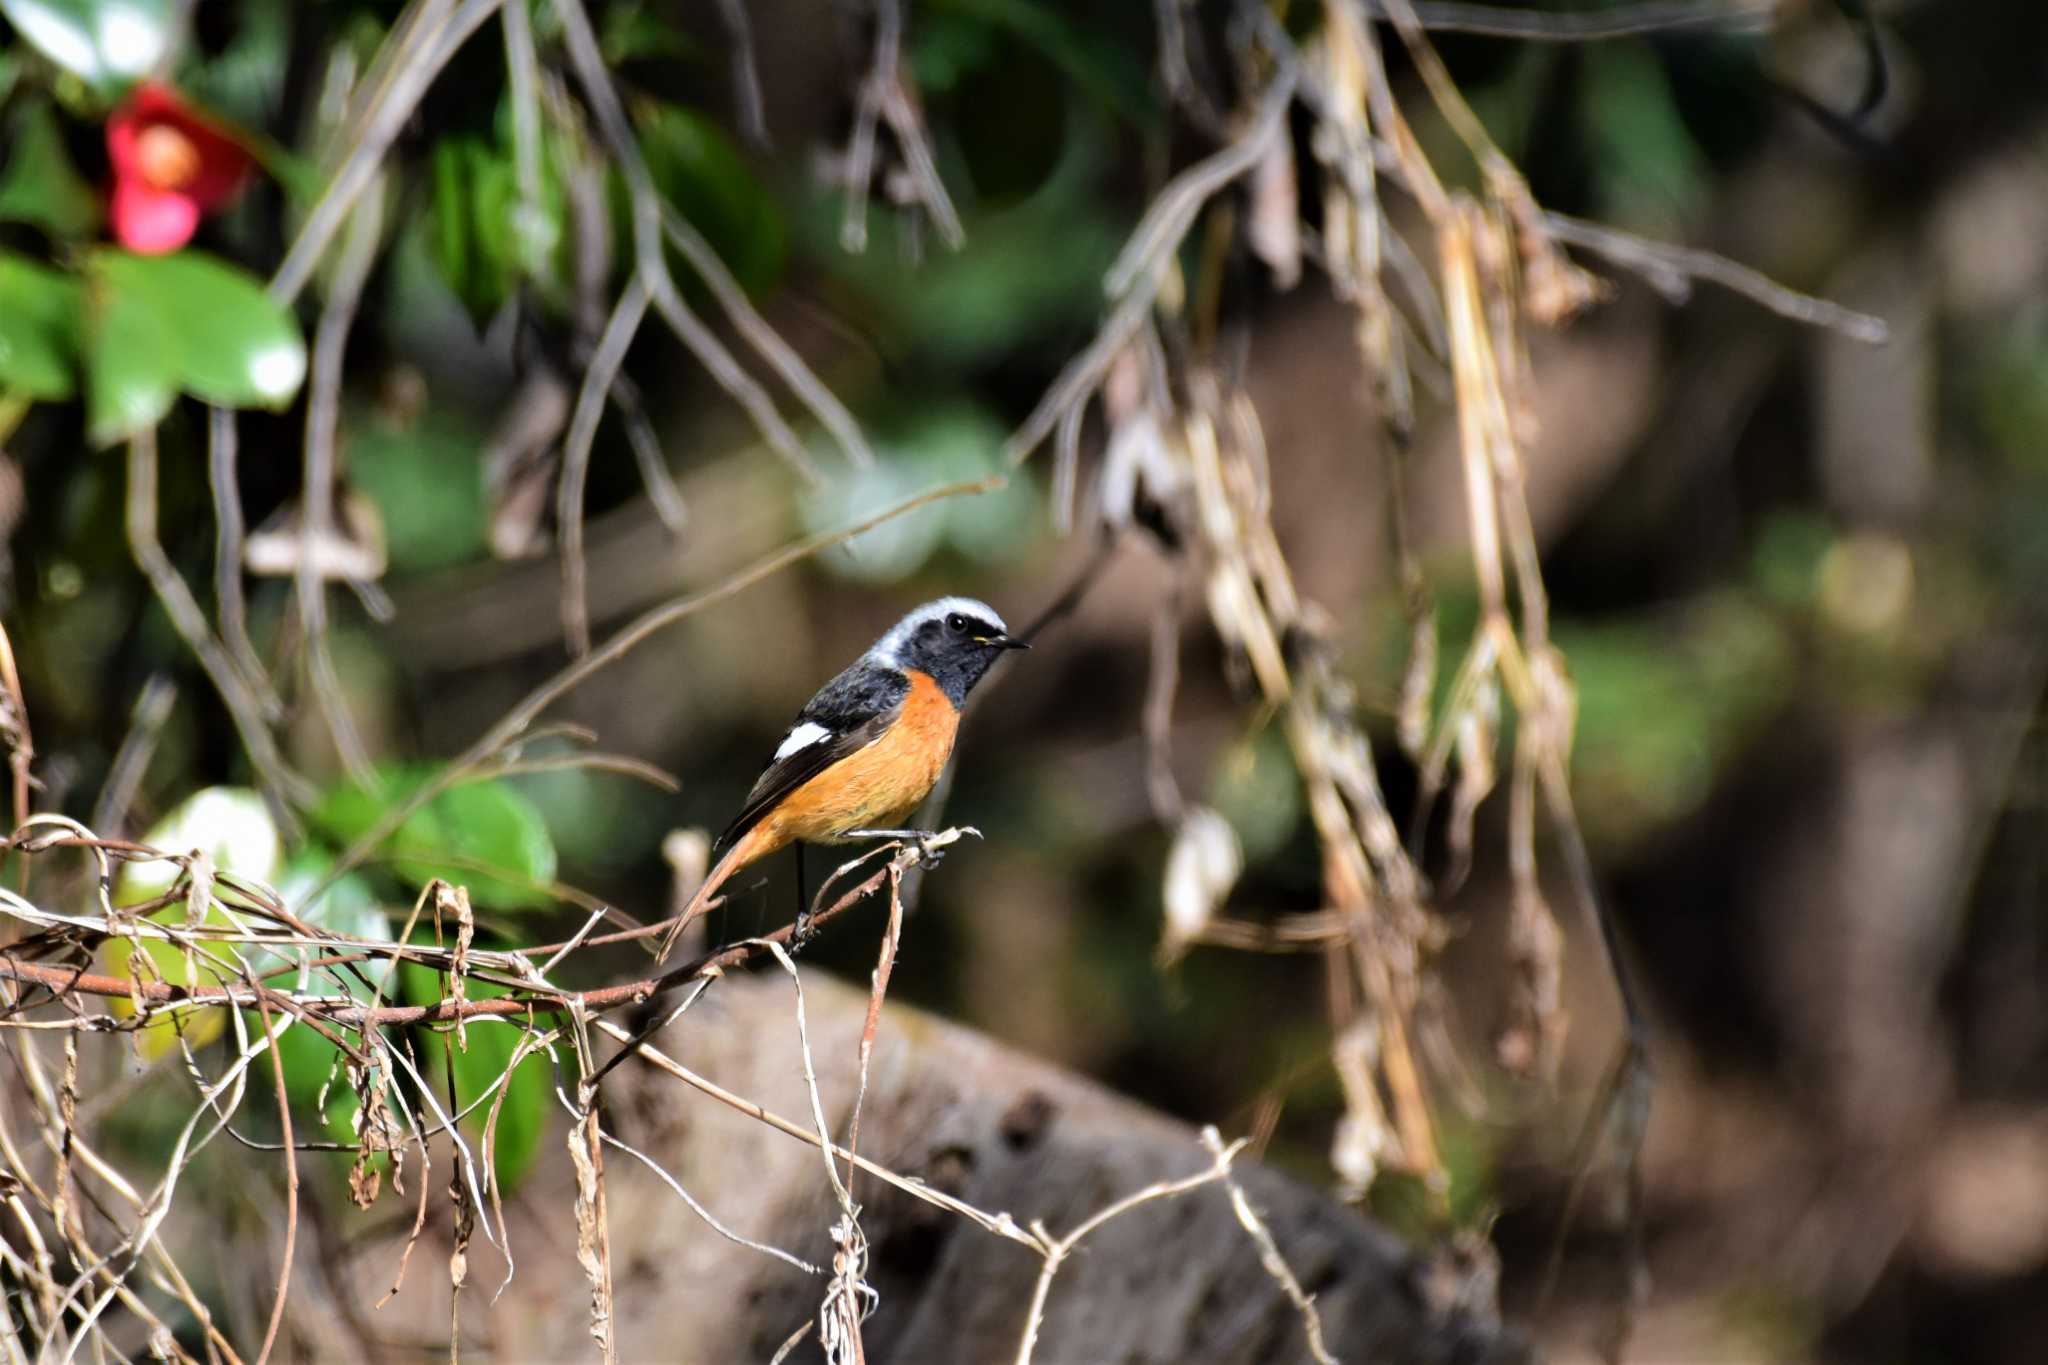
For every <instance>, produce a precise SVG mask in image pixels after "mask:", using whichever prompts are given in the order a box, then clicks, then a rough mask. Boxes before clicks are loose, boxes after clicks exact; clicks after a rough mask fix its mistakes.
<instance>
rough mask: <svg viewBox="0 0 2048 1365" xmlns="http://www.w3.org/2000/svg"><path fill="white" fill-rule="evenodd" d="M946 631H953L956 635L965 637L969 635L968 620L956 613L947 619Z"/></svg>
mask: <svg viewBox="0 0 2048 1365" xmlns="http://www.w3.org/2000/svg"><path fill="white" fill-rule="evenodd" d="M946 629H947V630H950V631H952V632H953V633H954V634H955V635H965V634H966V633H967V618H966V617H964V616H962V615H961V614H960V613H959V612H957V611H956V612H954V613H953V614H952V615H951V616H948V617H947V618H946Z"/></svg>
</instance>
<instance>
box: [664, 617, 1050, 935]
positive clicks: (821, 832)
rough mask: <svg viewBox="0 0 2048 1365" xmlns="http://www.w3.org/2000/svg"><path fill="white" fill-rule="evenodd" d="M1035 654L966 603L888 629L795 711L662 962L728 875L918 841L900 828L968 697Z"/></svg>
mask: <svg viewBox="0 0 2048 1365" xmlns="http://www.w3.org/2000/svg"><path fill="white" fill-rule="evenodd" d="M1029 648H1030V646H1029V645H1027V644H1026V643H1025V642H1024V641H1022V640H1019V639H1016V638H1014V637H1012V636H1011V635H1010V634H1009V632H1008V629H1007V628H1006V627H1005V626H1004V625H1003V618H1002V617H1000V616H998V615H996V614H995V612H994V611H992V610H991V609H990V608H989V607H988V605H987V604H985V603H982V602H976V601H974V600H973V599H972V598H967V597H942V598H940V599H939V600H938V601H936V602H927V603H925V604H924V605H923V606H921V607H919V608H917V609H916V610H915V611H913V612H911V613H910V614H909V615H908V616H906V617H904V618H903V619H902V620H901V621H898V622H897V623H896V624H895V625H894V626H892V627H890V628H889V633H888V634H886V635H884V636H883V637H882V638H881V639H879V640H877V641H875V643H874V646H873V647H872V648H870V649H869V650H868V652H867V653H865V654H863V655H861V656H860V658H858V659H856V660H854V661H853V663H852V664H851V665H850V666H849V667H848V668H847V669H846V671H845V672H843V673H841V674H840V675H839V676H838V677H836V678H834V679H832V681H830V682H828V683H826V684H825V685H824V686H823V687H821V688H819V689H818V694H817V695H816V696H814V697H812V698H811V699H810V700H809V701H807V702H805V703H804V708H803V710H801V711H799V712H797V714H796V723H795V724H793V725H792V726H790V729H789V733H788V734H787V735H785V736H783V739H782V743H781V744H780V745H779V746H778V747H777V748H776V750H775V756H774V757H773V758H771V759H769V760H768V766H767V768H766V769H764V770H763V771H762V773H761V776H760V779H759V780H758V781H756V782H755V783H754V789H753V790H752V791H750V792H748V793H747V802H746V805H745V807H743V808H742V809H741V811H740V813H739V815H738V816H737V817H736V818H735V819H734V820H733V822H732V823H731V824H730V825H728V826H727V827H726V830H725V833H723V834H721V835H719V836H718V842H717V843H715V844H713V845H712V846H711V856H712V859H713V862H712V867H711V873H710V875H709V876H707V877H705V878H704V884H703V885H702V886H700V887H698V888H697V894H696V895H694V896H692V897H691V898H690V903H689V905H688V906H686V907H685V908H684V910H683V913H682V915H681V916H680V917H678V918H677V920H676V922H675V923H674V924H673V925H671V926H670V927H669V930H668V932H667V933H666V934H665V935H663V937H662V941H661V947H660V949H659V951H658V953H657V956H658V957H663V958H665V957H667V956H668V954H669V950H670V949H671V948H673V947H674V946H675V941H676V937H677V936H678V935H679V934H681V933H682V930H683V926H684V925H686V924H688V923H689V922H690V921H691V920H693V919H695V918H696V917H697V916H698V915H700V914H702V913H704V911H705V910H706V909H707V908H709V906H710V903H711V900H712V898H713V897H714V896H715V895H717V893H718V888H719V887H721V886H723V885H724V884H725V882H726V881H727V879H729V878H730V877H731V876H732V875H733V874H734V873H736V872H738V871H739V870H740V869H741V868H743V867H746V866H747V865H748V864H750V863H755V862H759V861H760V860H761V859H763V858H765V857H767V856H768V855H769V854H771V853H774V852H776V851H777V850H779V849H783V848H787V847H788V846H789V845H790V844H793V843H807V844H843V843H850V842H852V841H853V840H856V839H863V838H882V837H915V836H916V835H917V834H918V831H916V830H904V829H896V828H892V826H893V825H895V824H896V823H897V822H898V821H901V820H904V819H907V818H908V817H909V816H910V814H911V813H912V812H913V811H915V810H916V809H917V807H918V806H919V804H921V803H922V802H923V801H924V799H925V797H926V796H927V795H929V794H930V793H931V789H932V786H933V784H934V783H936V782H937V781H938V780H939V773H940V772H941V771H942V770H943V769H944V768H945V766H946V760H947V758H949V757H950V756H951V755H952V752H953V736H954V734H955V733H956V732H957V731H958V729H959V726H960V707H961V706H962V704H964V703H965V702H966V700H967V694H968V693H969V692H970V691H972V690H973V689H974V685H975V684H976V683H978V682H980V681H981V679H982V676H983V675H984V674H986V673H987V672H988V670H989V669H990V667H991V666H993V665H994V663H995V661H996V660H997V659H999V658H1001V657H1002V655H1003V653H1004V651H1006V650H1012V649H1029ZM799 866H801V865H799ZM799 881H801V876H799Z"/></svg>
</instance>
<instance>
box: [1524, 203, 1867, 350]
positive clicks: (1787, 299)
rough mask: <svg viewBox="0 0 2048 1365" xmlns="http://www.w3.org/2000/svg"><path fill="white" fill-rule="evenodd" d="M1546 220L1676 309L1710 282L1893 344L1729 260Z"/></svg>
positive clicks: (1780, 311) (1839, 310) (1787, 313)
mask: <svg viewBox="0 0 2048 1365" xmlns="http://www.w3.org/2000/svg"><path fill="white" fill-rule="evenodd" d="M1542 219H1543V226H1544V227H1545V228H1546V229H1547V230H1548V231H1549V232H1550V233H1551V234H1552V235H1553V236H1555V237H1556V238H1557V239H1558V240H1559V241H1560V242H1565V243H1568V244H1569V245H1572V246H1576V247H1580V248H1582V249H1584V250H1586V251H1590V252H1592V253H1594V254H1595V255H1597V256H1602V257H1605V258H1606V259H1607V260H1609V261H1612V262H1613V263H1614V264H1615V265H1618V266H1620V267H1622V268H1623V269H1625V270H1629V271H1633V272H1634V273H1635V274H1637V275H1639V276H1641V277H1642V278H1643V279H1644V280H1645V281H1647V282H1648V283H1649V285H1650V287H1651V288H1653V289H1655V290H1656V291H1657V292H1658V293H1660V294H1662V295H1663V296H1664V297H1665V298H1666V299H1668V300H1669V301H1670V302H1672V303H1674V304H1679V303H1684V302H1685V301H1686V300H1687V299H1688V298H1690V297H1691V296H1692V285H1691V281H1692V280H1694V279H1701V280H1708V281H1711V282H1712V283H1714V284H1718V285H1720V286H1721V287H1722V288H1724V289H1731V290H1733V291H1735V292H1736V293H1738V294H1741V295H1742V296H1744V297H1745V298H1748V299H1752V300H1754V301H1755V302H1757V303H1759V304H1762V305H1763V306H1764V307H1765V308H1768V309H1770V310H1771V311H1772V312H1773V313H1776V314H1777V315H1778V316H1779V317H1783V318H1790V319H1791V320H1792V321H1794V322H1798V323H1804V324H1805V325H1806V326H1809V327H1825V328H1828V329H1829V330H1831V331H1836V332H1840V333H1841V334H1842V335H1843V336H1845V337H1848V338H1849V339H1850V340H1851V341H1861V342H1864V343H1866V344H1868V345H1872V346H1876V345H1880V344H1882V343H1883V342H1885V341H1887V340H1889V339H1890V336H1891V329H1890V328H1889V327H1888V326H1886V324H1885V322H1884V319H1882V318H1875V317H1872V316H1870V315H1869V314H1868V313H1859V312H1857V311H1856V310H1854V309H1853V308H1844V307H1843V306H1842V305H1841V304H1839V303H1830V302H1829V301H1828V300H1826V299H1820V298H1815V297H1813V296H1812V295H1810V294H1802V293H1800V292H1799V291H1797V290H1796V289H1788V288H1786V287H1785V286H1784V285H1782V284H1779V283H1778V282H1777V281H1776V280H1773V279H1771V278H1770V277H1769V276H1768V275H1765V274H1763V273H1762V272H1761V271H1758V270H1753V269H1751V268H1750V267H1749V266H1746V265H1743V264H1741V263H1740V262H1737V261H1732V260H1730V259H1728V258H1727V257H1726V256H1721V255H1717V254H1716V253H1714V252H1711V251H1703V250H1701V249H1699V248H1698V247H1688V246H1674V245H1672V244H1670V243H1668V242H1657V241H1652V240H1650V239H1649V238H1646V237H1638V236H1636V235H1635V234H1633V233H1629V232H1623V231H1621V230H1619V229H1618V228H1611V227H1605V226H1602V225H1601V224H1599V223H1589V222H1587V221H1586V220H1585V219H1583V218H1574V217H1572V216H1571V215H1570V214H1568V213H1556V212H1552V211H1550V210H1545V211H1544V212H1543V215H1542Z"/></svg>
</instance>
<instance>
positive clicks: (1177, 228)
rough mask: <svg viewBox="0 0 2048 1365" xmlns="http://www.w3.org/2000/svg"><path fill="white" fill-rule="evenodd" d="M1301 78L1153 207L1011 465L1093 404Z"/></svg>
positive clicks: (1264, 102) (1265, 100) (1255, 157)
mask: <svg viewBox="0 0 2048 1365" xmlns="http://www.w3.org/2000/svg"><path fill="white" fill-rule="evenodd" d="M1298 73H1299V64H1298V63H1292V62H1290V63H1289V64H1287V65H1286V66H1284V67H1283V68H1282V69H1281V71H1280V73H1279V74H1278V75H1276V76H1275V77H1274V78H1273V83H1272V84H1271V85H1270V86H1268V87H1267V89H1266V92H1265V94H1264V96H1262V97H1261V99H1260V100H1259V107H1258V113H1257V114H1256V115H1255V116H1254V117H1253V120H1252V125H1251V127H1250V128H1249V129H1247V130H1246V131H1245V134H1244V136H1243V137H1241V138H1239V139H1238V140H1237V141H1236V142H1234V143H1232V144H1230V145H1229V146H1228V147H1225V148H1223V149H1222V150H1221V151H1219V152H1215V153H1213V154H1211V155H1210V156H1208V157H1205V158H1203V159H1202V160H1201V161H1198V162H1196V163H1195V164H1194V165H1192V166H1190V167H1188V168H1187V169H1186V170H1185V171H1182V172H1181V173H1180V174H1179V175H1177V176H1175V177H1174V178H1173V179H1172V180H1171V181H1170V182H1168V184H1167V186H1166V188H1165V189H1163V190H1161V191H1160V192H1159V196H1158V197H1157V198H1156V199H1154V200H1153V201H1152V207H1151V208H1149V209H1147V210H1146V212H1145V216H1144V218H1143V219H1141V220H1140V221H1139V223H1138V226H1137V227H1136V229H1134V230H1133V231H1132V233H1131V236H1130V240H1129V241H1127V242H1125V244H1124V248H1123V250H1122V251H1120V252H1119V253H1117V258H1116V263H1115V264H1114V265H1112V266H1111V267H1110V270H1109V273H1108V274H1107V275H1106V276H1105V277H1104V279H1103V288H1104V290H1105V292H1107V293H1108V295H1109V296H1110V298H1111V299H1113V300H1115V307H1114V308H1112V309H1111V311H1110V315H1109V317H1108V318H1107V319H1106V320H1105V321H1104V322H1103V324H1102V330H1101V331H1099V332H1097V333H1096V334H1095V339H1094V340H1093V341H1091V342H1089V343H1088V347H1087V349H1086V350H1084V351H1082V352H1081V354H1080V355H1078V356H1075V357H1074V358H1073V359H1072V360H1070V361H1068V362H1067V364H1066V366H1065V368H1063V369H1062V370H1061V371H1060V373H1059V377H1058V378H1057V379H1055V380H1053V382H1052V385H1051V387H1049V388H1048V389H1046V391H1045V395H1044V397H1042V398H1040V399H1039V400H1038V406H1036V407H1034V408H1033V409H1032V410H1031V414H1030V416H1028V417H1026V418H1025V419H1024V421H1023V423H1022V424H1021V425H1020V426H1019V427H1018V428H1017V430H1016V431H1015V432H1013V433H1012V434H1011V436H1010V438H1009V440H1007V441H1005V442H1004V443H1003V450H1002V459H1003V463H1004V464H1005V466H1015V465H1019V464H1022V463H1023V462H1024V461H1025V460H1027V459H1029V458H1031V453H1032V452H1033V451H1034V450H1036V449H1038V447H1039V446H1040V445H1041V444H1042V443H1043V442H1044V441H1045V438H1046V437H1048V436H1050V435H1052V434H1053V431H1054V429H1055V428H1056V427H1057V426H1058V425H1059V423H1060V422H1061V420H1062V419H1063V418H1064V416H1065V414H1066V413H1067V411H1068V409H1070V408H1072V407H1074V406H1075V405H1077V404H1080V403H1083V402H1085V401H1087V398H1088V395H1089V394H1091V393H1093V392H1094V391H1095V389H1096V387H1097V386H1098V385H1100V384H1101V382H1102V377H1103V375H1104V374H1106V373H1107V372H1108V370H1109V367H1110V364H1111V362H1113V361H1114V360H1115V359H1116V357H1117V353H1118V352H1120V351H1121V350H1123V348H1124V343H1125V342H1127V341H1129V340H1130V338H1131V336H1132V335H1133V334H1134V333H1136V331H1137V330H1138V328H1139V326H1140V325H1141V324H1142V323H1143V322H1144V321H1145V317H1146V315H1147V314H1148V313H1149V312H1150V311H1151V309H1152V301H1153V299H1154V298H1156V297H1157V296H1158V293H1159V289H1160V287H1161V285H1162V284H1163V283H1164V282H1165V271H1166V267H1167V265H1168V263H1169V261H1170V259H1171V257H1172V255H1173V253H1174V252H1175V251H1177V250H1178V249H1179V248H1180V243H1181V240H1182V239H1183V238H1185V237H1186V236H1187V233H1188V229H1189V228H1190V227H1192V226H1193V225H1194V221H1195V215H1196V214H1197V213H1199V212H1200V211H1201V208H1202V205H1204V204H1206V203H1207V202H1208V201H1209V199H1210V198H1211V197H1212V196H1213V195H1215V194H1216V193H1218V192H1219V191H1221V190H1222V189H1224V188H1225V187H1226V186H1228V185H1229V184H1230V183H1231V182H1232V181H1234V180H1236V179H1237V178H1238V177H1240V176H1242V175H1244V174H1246V173H1247V172H1249V171H1250V170H1251V169H1252V167H1254V166H1256V165H1258V164H1259V160H1260V158H1262V157H1263V156H1265V154H1266V151H1267V149H1268V147H1269V146H1270V145H1271V143H1272V141H1273V139H1274V138H1276V137H1279V136H1282V135H1283V134H1284V133H1285V132H1286V128H1287V109H1288V106H1289V105H1290V104H1292V103H1293V102H1294V90H1295V84H1296V81H1297V79H1298Z"/></svg>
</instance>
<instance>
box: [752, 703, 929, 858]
mask: <svg viewBox="0 0 2048 1365" xmlns="http://www.w3.org/2000/svg"><path fill="white" fill-rule="evenodd" d="M908 671H909V676H910V695H909V696H907V697H905V698H904V699H903V710H902V713H901V714H900V715H898V716H897V717H896V723H895V724H893V725H891V726H890V727H889V731H888V733H887V734H885V735H883V736H882V737H881V738H880V739H878V740H876V741H875V742H874V743H873V744H870V745H868V746H867V747H866V748H865V749H861V750H858V751H856V752H854V753H851V754H848V755H847V756H846V757H845V758H842V759H840V760H839V761H838V762H837V763H835V764H833V765H832V766H831V767H829V768H827V769H825V771H823V772H821V773H819V774H818V775H817V776H816V777H814V778H812V779H811V780H810V781H808V782H806V783H804V784H803V785H802V786H801V787H798V788H797V789H796V790H795V791H793V792H791V793H790V794H789V795H788V796H787V797H785V798H784V799H783V801H782V804H781V805H779V806H777V807H776V808H775V810H774V812H773V813H772V814H770V815H769V816H768V817H767V819H766V820H764V821H763V822H762V823H764V824H769V825H773V826H775V829H774V832H773V834H772V835H771V836H770V840H769V841H768V842H772V843H773V844H774V845H775V846H777V847H780V846H781V845H783V844H786V843H788V842H790V841H791V840H802V841H803V842H804V843H807V844H831V843H840V842H843V840H844V837H845V835H846V833H847V832H848V831H849V830H856V829H876V828H885V827H890V826H893V825H894V824H896V823H897V822H898V821H900V820H903V819H906V818H908V817H909V815H910V814H911V812H913V811H915V810H916V809H917V807H918V805H919V803H921V802H922V801H923V800H924V799H925V797H927V796H929V795H930V794H931V790H932V786H933V784H935V783H936V782H937V781H938V780H939V773H940V772H941V771H942V770H943V769H944V768H945V766H946V759H947V758H948V757H950V756H951V754H952V752H953V737H954V735H955V734H956V733H957V732H958V730H959V728H960V713H959V711H958V710H956V709H955V708H954V706H953V703H952V702H951V701H950V700H949V699H948V698H947V696H946V694H945V693H944V692H943V691H942V690H940V688H939V685H938V683H936V682H934V681H933V680H932V677H931V675H930V674H928V673H921V672H918V671H917V670H915V669H911V670H908Z"/></svg>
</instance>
